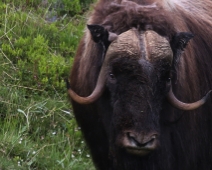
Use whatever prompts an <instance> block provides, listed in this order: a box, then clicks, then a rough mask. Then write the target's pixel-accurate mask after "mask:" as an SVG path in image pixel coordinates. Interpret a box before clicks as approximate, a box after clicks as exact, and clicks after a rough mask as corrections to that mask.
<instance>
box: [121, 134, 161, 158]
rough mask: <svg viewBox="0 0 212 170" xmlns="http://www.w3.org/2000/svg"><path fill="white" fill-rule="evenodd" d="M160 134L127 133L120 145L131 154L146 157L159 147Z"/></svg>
mask: <svg viewBox="0 0 212 170" xmlns="http://www.w3.org/2000/svg"><path fill="white" fill-rule="evenodd" d="M158 136H159V134H158V133H148V134H144V133H136V132H131V131H130V132H125V133H124V135H123V136H122V138H121V140H120V141H119V144H121V146H122V147H123V148H124V149H126V151H127V152H128V153H130V154H135V155H140V156H145V155H147V154H148V153H150V152H151V151H153V150H155V149H156V148H157V147H158V145H159V140H158Z"/></svg>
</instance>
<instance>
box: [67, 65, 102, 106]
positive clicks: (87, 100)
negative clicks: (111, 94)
mask: <svg viewBox="0 0 212 170" xmlns="http://www.w3.org/2000/svg"><path fill="white" fill-rule="evenodd" d="M105 69H106V68H101V71H100V73H99V76H98V80H97V84H96V87H95V89H94V91H93V92H92V93H91V94H90V95H89V96H87V97H81V96H79V95H78V94H76V93H75V92H74V91H73V90H72V89H71V87H70V85H69V84H68V85H67V87H68V94H69V95H70V97H71V98H72V100H74V101H75V102H77V103H79V104H90V103H93V102H95V101H96V100H97V99H98V98H99V97H100V96H101V95H102V93H103V91H104V88H105V81H106V75H105V72H106V70H105Z"/></svg>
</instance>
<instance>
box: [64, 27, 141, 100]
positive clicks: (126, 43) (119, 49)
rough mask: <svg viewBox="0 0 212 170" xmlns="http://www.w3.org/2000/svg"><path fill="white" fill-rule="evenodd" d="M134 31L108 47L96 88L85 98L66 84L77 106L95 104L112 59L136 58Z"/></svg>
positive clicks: (136, 42) (137, 44)
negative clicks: (123, 55)
mask: <svg viewBox="0 0 212 170" xmlns="http://www.w3.org/2000/svg"><path fill="white" fill-rule="evenodd" d="M136 37H137V35H136V31H135V30H134V29H131V30H129V31H126V32H124V33H122V34H120V35H119V36H118V37H117V39H115V40H114V41H113V42H112V43H111V44H110V46H109V48H108V50H107V53H106V56H105V59H104V62H103V64H102V68H101V70H100V73H99V76H98V79H97V83H96V87H95V89H94V90H93V92H92V93H91V94H90V95H89V96H87V97H81V96H79V95H78V94H76V93H75V92H74V91H73V90H72V89H71V87H70V85H69V83H68V82H67V88H68V94H69V95H70V97H71V98H72V100H74V101H76V102H77V103H79V104H90V103H93V102H95V101H96V100H97V99H98V98H99V97H100V96H101V95H102V93H103V92H104V88H105V83H106V79H107V72H108V71H107V70H108V65H109V63H110V61H111V59H113V58H117V57H122V55H121V54H127V55H129V56H138V51H139V39H138V38H136Z"/></svg>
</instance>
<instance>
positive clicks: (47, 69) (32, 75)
mask: <svg viewBox="0 0 212 170" xmlns="http://www.w3.org/2000/svg"><path fill="white" fill-rule="evenodd" d="M2 8H3V9H4V10H5V17H2V19H5V18H6V20H3V21H2V22H1V25H2V27H1V28H2V29H1V28H0V33H2V35H4V36H2V40H1V41H2V42H3V43H0V48H1V49H2V53H3V54H4V55H5V56H7V58H8V59H9V60H10V61H12V64H13V65H14V67H15V68H16V70H15V71H14V72H13V73H12V76H13V77H16V80H18V83H19V85H21V86H25V87H30V88H35V89H40V90H45V91H52V89H54V90H57V91H58V92H62V93H65V83H64V79H65V78H67V76H68V74H69V70H70V68H71V65H72V62H73V56H74V54H75V51H76V47H77V44H78V43H79V40H80V38H81V35H82V31H83V29H84V19H83V18H80V17H78V18H68V17H67V18H63V19H60V20H57V21H55V22H53V23H49V22H47V21H45V16H43V17H41V16H39V15H37V16H34V15H32V13H31V12H30V11H29V12H27V11H17V10H16V9H15V8H14V7H10V6H8V5H6V6H5V5H3V7H2ZM70 21H74V22H70Z"/></svg>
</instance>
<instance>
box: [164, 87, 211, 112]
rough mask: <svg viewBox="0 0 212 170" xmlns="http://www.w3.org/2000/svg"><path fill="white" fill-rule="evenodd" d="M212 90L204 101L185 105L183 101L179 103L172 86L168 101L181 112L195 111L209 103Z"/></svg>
mask: <svg viewBox="0 0 212 170" xmlns="http://www.w3.org/2000/svg"><path fill="white" fill-rule="evenodd" d="M211 91H212V90H210V91H209V92H208V93H207V94H206V95H205V96H204V97H203V98H202V99H200V100H198V101H196V102H193V103H183V102H181V101H179V100H178V99H177V98H176V97H175V95H174V93H173V91H172V87H171V86H170V90H169V93H168V94H167V99H168V101H169V102H170V104H172V106H174V107H176V108H178V109H180V110H194V109H197V108H199V107H200V106H202V105H203V104H205V102H206V101H207V99H208V97H209V95H210V93H211Z"/></svg>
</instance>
